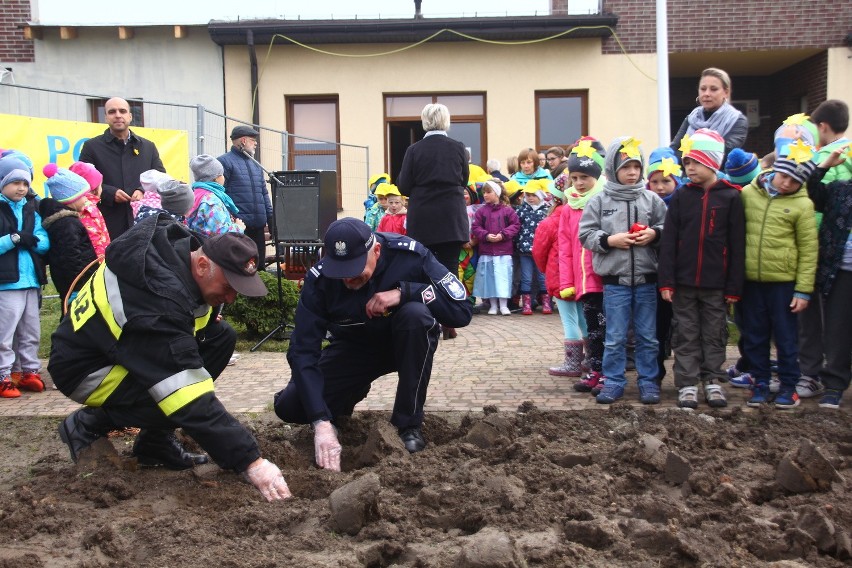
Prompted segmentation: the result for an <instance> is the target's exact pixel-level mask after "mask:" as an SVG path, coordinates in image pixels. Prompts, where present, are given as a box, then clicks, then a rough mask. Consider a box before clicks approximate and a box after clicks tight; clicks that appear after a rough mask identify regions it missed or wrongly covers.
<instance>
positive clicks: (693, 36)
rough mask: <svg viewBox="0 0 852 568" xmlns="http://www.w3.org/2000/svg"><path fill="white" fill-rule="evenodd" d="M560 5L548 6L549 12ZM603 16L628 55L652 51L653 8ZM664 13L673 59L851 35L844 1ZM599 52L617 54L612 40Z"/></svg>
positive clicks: (673, 5)
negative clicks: (613, 19) (611, 19)
mask: <svg viewBox="0 0 852 568" xmlns="http://www.w3.org/2000/svg"><path fill="white" fill-rule="evenodd" d="M563 1H564V0H551V6H552V9H554V10H555V9H556V7H557V6H561V5H562V3H563ZM568 2H570V0H568ZM829 5H830V7H829ZM732 6H737V8H736V9H735V8H733V7H732ZM743 6H747V8H745V7H743ZM603 11H604V13H608V14H615V15H617V16H618V25H617V26H616V33H618V36H619V38H620V39H621V43H622V44H623V45H624V47H625V49H627V51H629V52H633V53H652V52H654V51H655V50H656V46H655V40H656V25H655V18H656V7H655V2H653V1H652V0H603ZM668 12H669V18H668V19H669V50H670V51H672V52H677V53H684V52H703V51H741V50H747V51H757V50H770V49H778V48H783V49H796V48H805V47H813V48H826V47H836V46H841V45H843V40H844V38H845V37H846V34H848V33H849V32H850V31H852V30H850V28H849V22H852V2H849V1H848V0H847V1H844V2H836V3H826V2H814V1H813V0H786V1H778V0H749V1H748V2H736V3H734V2H731V1H730V0H704V1H703V2H695V1H693V0H669V1H668ZM708 14H710V15H711V17H709V18H708V17H707V15H708ZM602 50H603V53H618V52H620V51H621V49H620V48H619V46H618V44H617V43H616V42H615V40H614V39H613V38H606V39H604V41H603V48H602Z"/></svg>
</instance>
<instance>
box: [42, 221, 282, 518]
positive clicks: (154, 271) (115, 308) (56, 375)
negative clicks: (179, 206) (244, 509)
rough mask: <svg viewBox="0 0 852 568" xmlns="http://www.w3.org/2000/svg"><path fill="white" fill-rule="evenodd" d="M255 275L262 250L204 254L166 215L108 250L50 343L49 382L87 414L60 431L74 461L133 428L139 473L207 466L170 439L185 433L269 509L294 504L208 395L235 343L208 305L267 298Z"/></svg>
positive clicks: (231, 241)
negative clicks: (282, 502) (271, 504)
mask: <svg viewBox="0 0 852 568" xmlns="http://www.w3.org/2000/svg"><path fill="white" fill-rule="evenodd" d="M257 267H258V263H257V246H256V245H255V244H254V241H252V240H251V239H250V238H248V237H246V236H245V235H242V234H238V233H226V234H224V235H218V236H216V237H213V238H211V239H208V240H206V241H204V243H203V244H202V242H201V241H200V240H199V239H198V238H197V237H196V236H195V235H194V234H193V233H191V232H190V231H189V230H188V229H187V228H186V227H185V226H184V225H182V224H180V223H177V222H175V221H174V220H172V219H171V218H169V217H167V216H165V215H161V216H160V217H149V218H147V219H144V220H143V221H140V222H139V223H138V224H137V225H135V226H134V227H133V228H131V229H130V230H129V231H127V232H126V233H124V234H123V235H122V236H121V237H119V238H117V239H115V240H114V241H112V244H111V245H110V246H109V247H108V248H107V252H106V262H105V263H104V264H101V265H100V267H99V268H98V270H97V272H96V273H95V274H94V275H93V276H92V277H91V278H90V279H89V280H88V282H86V284H85V285H84V286H83V288H82V289H81V290H80V293H79V294H78V295H77V297H76V298H75V299H74V301H73V302H71V305H70V307H69V311H68V316H67V317H66V318H65V319H63V320H62V322H61V323H60V324H59V327H58V329H57V330H56V332H55V333H54V334H53V337H52V342H53V345H52V349H51V353H50V361H49V363H48V370H49V371H50V376H51V377H52V378H53V381H54V382H55V383H56V386H57V387H58V388H59V390H60V391H62V393H63V394H64V395H65V396H67V397H69V398H71V399H73V400H75V401H77V402H79V403H81V404H83V405H84V406H83V408H81V409H80V410H77V411H76V412H74V413H73V414H71V415H70V416H68V417H67V418H66V419H65V420H64V421H63V422H62V423H61V424H60V425H59V435H60V437H61V438H62V441H63V442H65V443H66V444H67V445H68V447H69V449H70V450H71V459H73V460H74V461H75V462H76V461H77V458H78V457H79V455H80V453H81V452H85V451H86V449H87V448H88V447H89V446H91V444H92V443H94V442H95V441H96V440H97V439H98V438H100V437H102V436H105V435H106V434H107V433H108V432H109V431H110V430H113V429H116V428H123V427H138V428H141V429H142V431H141V432H140V433H139V436H138V438H137V439H136V442H135V443H134V446H133V455H134V456H136V457H137V458H138V459H139V463H140V464H143V465H164V466H166V467H168V468H171V469H186V468H189V467H192V466H193V465H195V464H196V463H204V462H206V461H207V456H206V455H204V454H191V453H189V452H187V451H186V450H185V449H184V448H183V446H182V445H181V444H180V442H179V441H178V440H177V438H176V437H175V435H174V430H175V428H178V427H180V428H182V429H183V431H184V433H186V434H188V435H189V436H192V438H194V439H195V440H196V441H197V442H198V443H199V445H201V447H202V448H204V450H205V451H206V452H207V453H209V454H210V456H211V457H212V458H213V460H214V461H215V462H216V463H217V464H219V466H221V467H222V468H224V469H232V470H234V471H236V472H238V473H243V474H244V475H245V476H246V478H247V479H248V480H249V481H250V482H251V483H252V484H253V485H254V486H255V487H257V489H258V490H259V491H260V492H261V493H262V494H263V496H264V497H266V498H267V499H268V500H270V501H272V500H277V499H284V498H287V497H289V496H290V491H289V489H288V488H287V484H286V483H285V482H284V477H283V476H282V475H281V471H280V470H279V469H278V467H276V466H275V465H274V464H272V463H271V462H269V461H267V460H265V459H263V458H261V456H260V450H259V448H258V446H257V442H256V441H255V439H254V438H253V437H252V435H251V434H250V433H249V431H248V430H247V429H246V428H245V427H244V426H243V425H242V424H240V423H239V422H238V421H237V420H236V419H235V418H234V417H233V416H231V415H230V414H229V413H228V411H227V410H225V407H224V406H222V403H221V402H220V401H219V399H218V398H216V395H215V393H214V391H213V380H214V379H215V378H216V377H218V376H219V374H220V373H221V372H222V371H223V370H224V368H225V366H226V364H227V362H228V358H229V357H230V354H231V353H232V352H233V348H234V345H235V343H236V332H234V330H233V328H231V327H230V326H229V325H228V324H227V323H225V322H223V321H219V319H218V318H217V317H215V316H212V317H211V315H212V312H213V311H212V309H211V306H218V305H220V304H223V303H231V302H233V301H234V299H235V298H236V295H237V293H238V292H239V293H241V294H244V295H247V296H263V295H265V294H266V287H265V286H264V285H263V281H262V280H261V279H260V277H259V276H258V275H257Z"/></svg>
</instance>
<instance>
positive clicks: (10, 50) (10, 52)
mask: <svg viewBox="0 0 852 568" xmlns="http://www.w3.org/2000/svg"><path fill="white" fill-rule="evenodd" d="M29 19H30V2H29V0H3V2H2V3H0V62H3V63H21V62H32V61H34V60H35V51H34V49H33V42H32V40H28V39H24V31H23V30H22V29H20V28H19V27H18V26H19V25H21V24H23V23H25V22H27V21H28V20H29Z"/></svg>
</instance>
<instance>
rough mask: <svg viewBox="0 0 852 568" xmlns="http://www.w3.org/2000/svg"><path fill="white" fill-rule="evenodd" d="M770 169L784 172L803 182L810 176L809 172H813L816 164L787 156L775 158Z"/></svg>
mask: <svg viewBox="0 0 852 568" xmlns="http://www.w3.org/2000/svg"><path fill="white" fill-rule="evenodd" d="M772 169H773V170H775V171H776V172H781V173H785V174H787V175H788V176H790V177H791V178H793V179H794V180H796V181H797V182H799V183H801V184H804V183H805V182H807V181H808V178H809V177H811V174H812V173H814V170H815V169H816V164H815V163H813V162H812V161H810V160H807V161H804V162H797V161H795V160H790V159H788V158H781V159H778V160H775V164H773V166H772Z"/></svg>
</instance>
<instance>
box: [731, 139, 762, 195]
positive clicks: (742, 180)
mask: <svg viewBox="0 0 852 568" xmlns="http://www.w3.org/2000/svg"><path fill="white" fill-rule="evenodd" d="M725 173H726V174H728V177H729V178H731V183H735V184H737V185H740V186H744V185H748V184H749V183H751V180H753V179H754V178H755V177H757V174H759V173H760V161H759V160H758V159H757V155H755V154H753V153H749V152H746V151H745V150H743V149H742V148H734V149H733V150H731V153H730V154H728V159H727V161H725Z"/></svg>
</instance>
